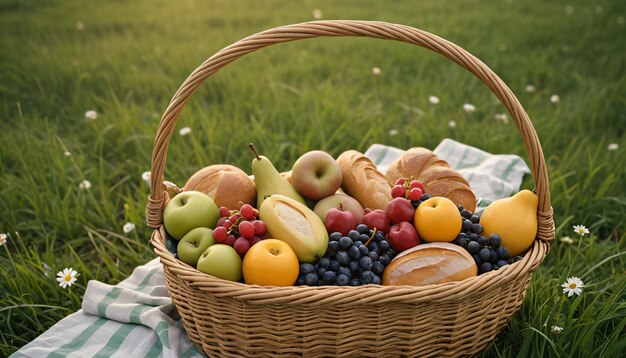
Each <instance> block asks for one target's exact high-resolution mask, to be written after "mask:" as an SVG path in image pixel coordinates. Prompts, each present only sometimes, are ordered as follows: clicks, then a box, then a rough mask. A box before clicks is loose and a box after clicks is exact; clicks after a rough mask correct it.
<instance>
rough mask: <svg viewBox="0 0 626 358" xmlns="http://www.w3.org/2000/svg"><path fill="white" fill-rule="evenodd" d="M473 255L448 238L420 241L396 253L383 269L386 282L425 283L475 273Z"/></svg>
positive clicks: (461, 277)
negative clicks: (447, 240)
mask: <svg viewBox="0 0 626 358" xmlns="http://www.w3.org/2000/svg"><path fill="white" fill-rule="evenodd" d="M477 273H478V267H477V266H476V262H475V261H474V258H472V256H471V255H470V254H469V253H468V252H467V251H466V250H465V249H463V248H462V247H460V246H457V245H455V244H451V243H447V242H434V243H430V244H422V245H417V246H415V247H413V248H410V249H408V250H405V251H403V252H402V253H400V254H399V255H398V256H396V257H395V258H394V259H393V260H392V261H391V262H390V263H389V265H388V266H387V267H386V268H385V272H384V273H383V285H411V286H424V285H433V284H437V283H444V282H452V281H460V280H464V279H466V278H468V277H472V276H476V274H477Z"/></svg>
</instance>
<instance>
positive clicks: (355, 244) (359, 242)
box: [352, 240, 363, 247]
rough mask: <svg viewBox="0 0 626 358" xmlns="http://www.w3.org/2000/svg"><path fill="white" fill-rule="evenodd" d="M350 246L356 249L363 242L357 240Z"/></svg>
mask: <svg viewBox="0 0 626 358" xmlns="http://www.w3.org/2000/svg"><path fill="white" fill-rule="evenodd" d="M352 245H354V246H356V247H359V246H361V245H363V241H360V240H357V241H355V242H354V243H353V244H352Z"/></svg>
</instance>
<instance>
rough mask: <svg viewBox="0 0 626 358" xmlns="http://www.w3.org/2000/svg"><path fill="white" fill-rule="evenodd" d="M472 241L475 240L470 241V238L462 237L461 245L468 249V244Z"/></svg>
mask: <svg viewBox="0 0 626 358" xmlns="http://www.w3.org/2000/svg"><path fill="white" fill-rule="evenodd" d="M470 242H474V241H470V239H468V238H464V239H461V242H460V243H459V245H460V246H461V247H462V248H464V249H467V245H469V243H470Z"/></svg>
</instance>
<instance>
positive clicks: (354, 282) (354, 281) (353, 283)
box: [350, 278, 361, 286]
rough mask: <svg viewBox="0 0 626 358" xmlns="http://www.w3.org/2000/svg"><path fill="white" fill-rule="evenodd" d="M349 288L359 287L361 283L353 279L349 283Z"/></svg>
mask: <svg viewBox="0 0 626 358" xmlns="http://www.w3.org/2000/svg"><path fill="white" fill-rule="evenodd" d="M350 286H361V281H360V280H359V279H358V278H355V279H353V280H352V281H350Z"/></svg>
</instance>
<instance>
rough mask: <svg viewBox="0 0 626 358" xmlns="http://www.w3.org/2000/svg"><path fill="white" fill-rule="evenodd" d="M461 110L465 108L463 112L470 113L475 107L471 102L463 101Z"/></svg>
mask: <svg viewBox="0 0 626 358" xmlns="http://www.w3.org/2000/svg"><path fill="white" fill-rule="evenodd" d="M463 110H465V112H467V113H471V112H474V111H475V110H476V107H475V106H474V105H473V104H469V103H465V104H464V105H463Z"/></svg>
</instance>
